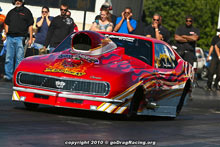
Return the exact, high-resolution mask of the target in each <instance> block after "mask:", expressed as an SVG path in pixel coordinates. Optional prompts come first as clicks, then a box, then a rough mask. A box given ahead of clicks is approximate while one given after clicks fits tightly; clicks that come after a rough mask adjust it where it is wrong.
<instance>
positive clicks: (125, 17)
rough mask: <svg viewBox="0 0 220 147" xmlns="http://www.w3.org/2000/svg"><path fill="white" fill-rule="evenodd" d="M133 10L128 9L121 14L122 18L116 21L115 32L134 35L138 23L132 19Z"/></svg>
mask: <svg viewBox="0 0 220 147" xmlns="http://www.w3.org/2000/svg"><path fill="white" fill-rule="evenodd" d="M132 15H133V14H132V9H131V8H129V7H127V8H125V9H124V11H123V12H122V13H121V17H118V18H117V20H116V26H115V28H114V31H115V32H119V33H127V34H133V31H134V30H135V29H136V26H137V21H136V20H134V19H132Z"/></svg>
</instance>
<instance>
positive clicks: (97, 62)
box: [58, 54, 99, 64]
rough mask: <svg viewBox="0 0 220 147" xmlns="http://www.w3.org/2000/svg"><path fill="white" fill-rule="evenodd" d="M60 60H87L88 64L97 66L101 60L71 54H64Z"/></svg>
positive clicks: (60, 56)
mask: <svg viewBox="0 0 220 147" xmlns="http://www.w3.org/2000/svg"><path fill="white" fill-rule="evenodd" d="M58 59H76V60H86V61H87V62H90V63H95V64H99V60H98V59H97V58H95V57H90V56H86V55H82V54H75V55H71V54H62V55H59V56H58Z"/></svg>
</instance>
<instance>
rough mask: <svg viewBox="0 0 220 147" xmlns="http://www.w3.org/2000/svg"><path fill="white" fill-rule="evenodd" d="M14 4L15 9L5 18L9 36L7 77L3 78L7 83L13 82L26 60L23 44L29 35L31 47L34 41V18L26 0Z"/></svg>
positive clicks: (6, 64) (6, 63)
mask: <svg viewBox="0 0 220 147" xmlns="http://www.w3.org/2000/svg"><path fill="white" fill-rule="evenodd" d="M13 4H14V5H15V8H13V9H11V10H10V11H9V12H8V14H7V15H6V18H5V24H6V25H5V32H6V35H7V38H6V39H7V45H6V58H5V75H4V78H3V81H5V82H10V81H12V78H13V72H14V70H15V69H16V67H17V66H18V64H19V63H20V62H21V61H22V60H23V58H24V45H23V42H24V40H25V38H26V37H28V34H29V40H28V44H29V46H30V45H31V44H32V40H33V24H34V18H33V15H32V13H31V11H30V10H29V9H28V8H26V7H25V6H24V0H14V1H13ZM14 63H15V64H14Z"/></svg>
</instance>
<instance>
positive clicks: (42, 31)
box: [33, 6, 53, 49]
mask: <svg viewBox="0 0 220 147" xmlns="http://www.w3.org/2000/svg"><path fill="white" fill-rule="evenodd" d="M49 13H50V11H49V8H48V7H47V6H43V7H42V11H41V17H38V18H37V21H36V26H37V33H36V34H35V41H34V44H33V48H35V49H41V48H43V46H44V43H45V40H46V36H47V31H48V28H49V26H50V23H51V21H52V20H53V17H52V16H50V14H49Z"/></svg>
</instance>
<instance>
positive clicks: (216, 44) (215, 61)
mask: <svg viewBox="0 0 220 147" xmlns="http://www.w3.org/2000/svg"><path fill="white" fill-rule="evenodd" d="M217 31H218V32H219V31H220V28H219V29H217ZM219 48H220V34H219V35H216V36H214V37H213V38H212V42H211V47H210V48H209V54H208V56H207V59H206V60H207V61H209V60H210V58H211V57H212V59H211V62H210V66H209V69H208V81H207V85H206V90H213V91H215V90H219V87H218V82H219V77H220V75H219V74H220V53H219ZM214 74H217V77H216V78H215V82H214V86H213V87H212V81H213V75H214Z"/></svg>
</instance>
